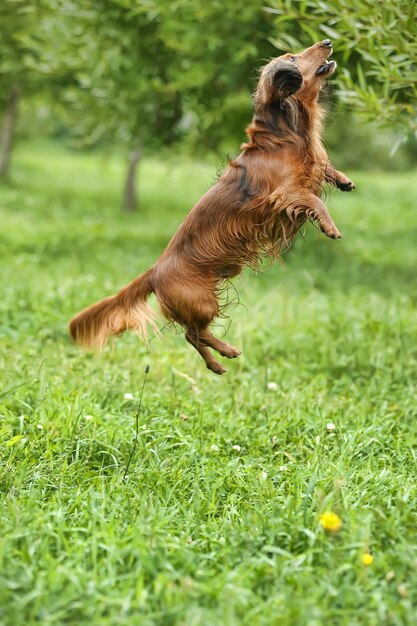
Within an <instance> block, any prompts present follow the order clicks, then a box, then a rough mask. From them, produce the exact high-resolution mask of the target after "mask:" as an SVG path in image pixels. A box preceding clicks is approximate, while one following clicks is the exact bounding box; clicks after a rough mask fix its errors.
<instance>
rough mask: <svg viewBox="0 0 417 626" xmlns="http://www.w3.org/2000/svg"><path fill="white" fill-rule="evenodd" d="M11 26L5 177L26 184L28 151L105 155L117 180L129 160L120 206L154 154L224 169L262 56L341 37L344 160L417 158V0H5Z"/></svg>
mask: <svg viewBox="0 0 417 626" xmlns="http://www.w3.org/2000/svg"><path fill="white" fill-rule="evenodd" d="M0 27H1V32H2V38H1V42H0V113H1V127H0V177H1V178H2V179H3V181H9V182H13V181H17V180H21V179H19V178H16V177H19V171H20V170H19V159H18V157H17V160H16V159H15V158H14V157H15V152H16V153H18V154H19V150H21V152H20V154H22V155H24V160H25V161H26V162H27V160H28V159H29V160H30V154H31V155H32V156H33V160H34V161H36V160H37V159H38V157H39V155H43V157H44V158H45V157H47V155H48V154H50V155H52V160H53V161H54V160H55V159H56V158H57V157H56V149H57V147H61V148H65V149H66V150H67V151H69V152H71V151H72V152H75V151H78V153H84V154H87V153H88V154H92V153H94V155H95V156H96V157H97V158H98V159H99V163H101V165H102V167H100V166H98V167H97V170H96V171H95V176H96V177H100V175H102V176H103V178H107V177H108V176H111V174H110V173H109V171H108V170H106V167H105V163H106V162H108V159H109V158H111V157H112V158H114V157H115V156H117V159H118V160H119V161H120V168H121V169H122V170H123V172H122V171H120V172H119V174H118V175H117V176H118V177H117V181H116V180H115V184H117V185H118V186H119V191H120V194H119V198H118V199H117V203H116V202H115V207H114V208H115V210H117V209H118V208H119V207H120V206H122V207H123V208H124V209H125V210H127V211H134V210H137V209H138V208H139V206H140V186H141V173H140V171H141V163H143V160H144V159H145V160H146V158H148V157H152V158H155V157H156V158H157V159H158V160H160V161H161V162H163V161H167V160H169V159H170V158H175V159H178V158H180V157H181V158H184V157H185V158H186V157H190V156H191V157H192V158H194V159H195V160H197V159H198V160H200V161H205V162H209V163H211V164H213V165H214V164H217V165H220V164H221V163H222V162H224V160H225V159H226V158H227V155H234V154H236V153H237V152H238V148H239V144H240V143H241V141H242V140H243V139H244V128H245V126H246V125H247V124H248V123H249V121H250V118H251V107H252V104H251V93H252V92H253V90H254V88H255V85H256V80H257V75H258V70H259V68H260V67H261V66H262V64H263V63H265V61H266V60H268V59H269V58H270V57H272V56H277V55H279V54H282V53H283V52H285V51H294V52H295V51H298V50H300V49H303V48H305V47H307V46H309V45H311V44H312V43H313V42H315V41H318V40H320V39H323V38H328V37H329V38H331V39H332V41H333V44H334V58H335V59H336V60H337V62H338V66H339V67H338V71H337V73H336V75H335V78H334V79H332V82H331V85H329V86H327V88H326V91H325V93H324V94H323V101H324V103H325V106H326V107H327V109H328V111H329V119H328V124H327V130H326V144H327V146H328V148H329V152H330V154H331V157H332V159H333V160H334V162H335V163H336V164H337V167H339V168H340V169H347V170H348V169H351V168H355V169H360V170H369V169H373V170H375V169H376V170H389V171H398V170H403V171H404V170H408V169H410V168H412V167H413V166H414V165H415V164H416V162H417V141H416V136H415V133H416V128H417V116H416V110H415V102H416V100H417V87H416V71H417V68H416V57H417V43H416V16H415V3H414V1H413V0H410V1H404V0H402V1H400V2H398V1H395V0H389V1H387V2H384V3H383V4H381V3H375V2H371V1H366V0H365V1H363V0H361V1H357V0H349V1H346V0H333V1H332V2H320V3H317V2H310V1H305V0H303V1H300V0H247V1H245V2H244V3H243V2H238V1H236V0H230V1H229V2H226V3H225V2H223V1H221V0H209V1H207V0H204V1H203V0H94V2H93V1H88V0H3V1H2V3H1V7H0ZM35 155H37V156H36V157H35ZM219 157H221V158H219ZM39 158H40V157H39ZM15 161H16V162H15ZM53 169H54V168H53V166H52V168H51V172H50V174H51V175H53ZM116 169H117V168H116ZM100 172H101V173H100ZM116 204H117V206H116Z"/></svg>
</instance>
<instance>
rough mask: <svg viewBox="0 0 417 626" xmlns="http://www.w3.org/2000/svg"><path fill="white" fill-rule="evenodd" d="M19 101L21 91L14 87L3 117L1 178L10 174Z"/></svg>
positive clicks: (0, 140) (0, 157) (0, 145)
mask: <svg viewBox="0 0 417 626" xmlns="http://www.w3.org/2000/svg"><path fill="white" fill-rule="evenodd" d="M18 101H19V90H18V89H17V87H13V89H12V90H11V92H10V95H9V99H8V101H7V106H6V110H5V112H4V116H3V124H2V128H1V135H0V178H7V176H8V174H9V166H10V155H11V152H12V145H13V134H14V128H15V124H16V116H17V103H18Z"/></svg>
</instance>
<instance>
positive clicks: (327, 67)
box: [316, 61, 336, 76]
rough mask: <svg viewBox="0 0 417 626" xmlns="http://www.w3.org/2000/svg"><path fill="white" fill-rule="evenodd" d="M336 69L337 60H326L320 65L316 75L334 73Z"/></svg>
mask: <svg viewBox="0 0 417 626" xmlns="http://www.w3.org/2000/svg"><path fill="white" fill-rule="evenodd" d="M335 69H336V62H335V61H325V62H324V63H323V65H320V67H319V68H317V69H316V76H323V75H324V74H332V73H333V72H334V71H335Z"/></svg>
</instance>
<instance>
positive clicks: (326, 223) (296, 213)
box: [281, 190, 342, 239]
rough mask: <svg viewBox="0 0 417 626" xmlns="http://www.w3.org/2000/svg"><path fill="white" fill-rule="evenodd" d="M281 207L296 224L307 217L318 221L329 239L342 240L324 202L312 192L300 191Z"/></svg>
mask: <svg viewBox="0 0 417 626" xmlns="http://www.w3.org/2000/svg"><path fill="white" fill-rule="evenodd" d="M281 201H282V199H281ZM281 207H282V208H284V210H285V211H286V213H287V215H288V217H289V218H290V219H291V221H292V222H296V221H297V220H298V219H299V218H300V217H301V216H302V215H305V216H306V217H307V218H308V219H309V220H310V221H312V222H314V221H317V222H318V223H319V226H320V230H321V231H322V232H323V233H324V234H325V235H326V236H327V237H330V238H331V239H340V237H341V236H342V235H341V234H340V232H339V230H338V228H337V226H336V224H335V223H334V221H333V219H332V217H331V215H330V213H329V212H328V210H327V209H326V207H325V205H324V203H323V202H322V200H320V198H318V197H317V196H315V195H314V194H313V193H311V192H310V191H307V190H302V191H299V192H298V193H297V195H296V197H295V198H292V199H291V202H290V203H287V202H285V200H284V202H283V203H282V205H281Z"/></svg>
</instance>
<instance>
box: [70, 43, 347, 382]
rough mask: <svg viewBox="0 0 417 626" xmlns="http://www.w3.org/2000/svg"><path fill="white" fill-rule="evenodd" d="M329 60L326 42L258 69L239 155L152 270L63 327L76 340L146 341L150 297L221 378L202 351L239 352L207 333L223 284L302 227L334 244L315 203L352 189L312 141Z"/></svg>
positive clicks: (99, 343) (97, 343)
mask: <svg viewBox="0 0 417 626" xmlns="http://www.w3.org/2000/svg"><path fill="white" fill-rule="evenodd" d="M331 53H332V44H331V42H330V40H328V39H326V40H325V41H321V42H320V43H317V44H315V45H313V46H311V47H310V48H307V50H304V52H302V53H300V54H296V55H292V54H284V55H282V56H280V57H278V58H276V59H273V60H272V61H271V62H270V63H268V64H267V65H266V66H265V67H264V68H263V69H262V71H261V75H260V79H259V83H258V87H257V90H256V93H255V114H254V117H253V120H252V123H251V124H250V126H249V127H248V128H247V129H246V133H247V135H248V142H247V143H245V144H243V145H242V152H241V153H240V155H239V156H238V157H237V158H236V159H234V160H233V161H230V162H229V166H228V167H227V169H226V171H225V172H224V173H223V175H222V176H221V177H220V179H219V180H218V181H217V182H216V184H215V185H214V186H213V187H211V189H209V191H207V193H206V194H205V195H204V196H203V197H202V198H201V200H199V202H198V203H197V204H196V205H195V207H194V208H193V209H192V211H191V212H190V213H189V214H188V216H187V217H186V219H185V220H184V222H183V223H182V224H181V226H180V227H179V229H178V230H177V232H176V233H175V235H174V237H173V238H172V239H171V241H170V243H169V244H168V246H167V248H166V250H165V251H164V252H163V254H162V256H161V257H160V259H159V260H158V261H157V263H156V264H155V265H154V266H153V267H152V268H151V269H149V270H148V271H147V272H145V273H143V274H141V275H140V276H138V278H136V279H135V280H134V281H132V282H131V283H130V284H129V285H127V287H124V288H123V289H122V290H121V291H119V293H118V294H117V295H115V296H112V297H109V298H105V299H104V300H102V301H100V302H98V303H97V304H93V305H92V306H90V307H89V308H87V309H85V310H84V311H81V313H79V314H78V315H76V316H75V317H74V318H73V319H72V320H71V323H70V333H71V335H72V337H73V339H74V341H76V342H77V343H80V344H83V345H85V346H90V347H94V348H97V349H100V348H102V347H103V346H104V344H105V342H106V340H107V338H108V337H109V336H111V335H119V334H120V333H122V332H123V331H125V330H135V331H136V332H137V333H138V334H139V335H140V336H141V337H142V338H143V339H146V333H147V325H148V323H149V322H150V323H154V322H153V320H154V317H155V316H154V313H153V311H152V310H151V309H150V308H149V306H148V305H147V304H146V298H147V297H148V296H149V294H151V293H152V292H153V293H155V295H156V297H157V299H158V301H159V304H160V306H161V310H162V313H163V314H164V316H165V317H166V318H167V319H168V320H170V321H172V322H177V323H178V324H180V325H181V326H182V327H183V328H184V329H185V337H186V339H187V341H188V342H189V343H190V344H191V345H193V346H194V348H195V349H196V350H197V351H198V352H199V353H200V354H201V356H202V357H203V359H204V361H205V362H206V364H207V367H208V368H209V369H210V370H212V371H213V372H215V373H216V374H223V373H224V372H225V369H224V368H223V366H222V365H221V364H220V363H219V362H218V361H216V360H215V358H214V357H213V355H212V353H211V351H210V348H212V349H213V350H216V351H217V352H218V353H220V354H221V355H222V356H224V357H227V358H229V359H232V358H235V357H237V356H239V354H240V352H239V350H237V349H236V348H234V347H233V346H231V345H230V344H228V343H225V342H224V341H220V339H217V338H216V337H214V336H213V335H212V333H211V332H210V330H209V326H210V324H211V322H212V321H213V319H214V318H215V317H216V316H217V315H218V314H219V312H220V307H219V300H218V295H219V292H220V291H221V289H222V286H224V283H225V281H226V280H227V279H229V278H231V277H233V276H236V275H237V274H239V273H240V272H241V271H242V269H243V267H244V266H252V267H254V266H256V264H257V262H258V261H259V259H260V258H261V257H262V256H263V255H265V254H267V255H270V256H271V257H272V258H273V257H275V256H277V255H278V254H279V253H280V251H281V250H282V249H283V248H287V247H288V246H289V244H290V243H291V241H292V239H293V238H294V236H295V235H296V233H297V232H298V230H299V229H300V227H301V226H302V225H303V224H304V223H305V222H306V221H307V220H312V221H316V222H317V223H318V225H319V227H320V229H321V230H322V231H323V233H324V234H325V235H327V236H328V237H331V238H332V239H338V238H340V233H339V231H338V229H337V228H336V225H335V224H334V222H333V220H332V218H331V216H330V214H329V213H328V211H327V209H326V207H325V205H324V204H323V202H322V201H321V200H320V197H319V196H320V193H321V190H322V185H323V183H330V184H333V185H335V186H336V187H338V188H339V189H341V190H342V191H351V190H352V189H354V187H355V185H354V184H353V183H352V182H351V181H350V180H349V179H348V178H347V177H346V176H345V175H344V174H342V173H341V172H338V171H337V170H336V169H335V168H334V167H333V165H331V163H330V162H329V159H328V157H327V154H326V151H325V149H324V147H323V145H322V142H321V138H320V136H321V130H322V121H323V110H322V109H321V107H320V105H319V102H318V100H319V94H320V88H321V86H322V83H323V81H324V79H326V78H327V77H328V76H330V75H331V74H333V72H334V71H335V69H336V63H335V62H334V61H328V60H327V59H328V57H329V56H330V55H331Z"/></svg>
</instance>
